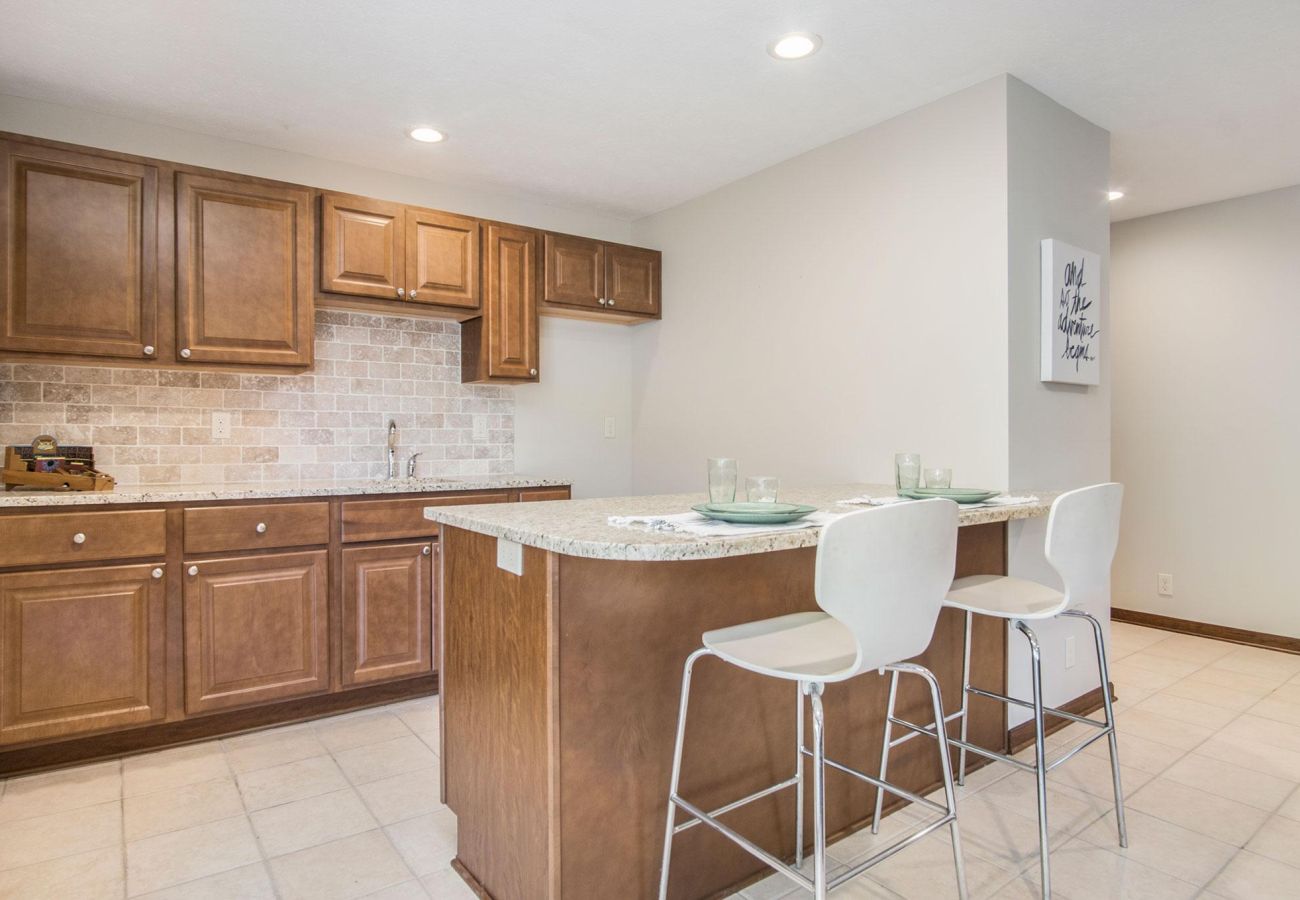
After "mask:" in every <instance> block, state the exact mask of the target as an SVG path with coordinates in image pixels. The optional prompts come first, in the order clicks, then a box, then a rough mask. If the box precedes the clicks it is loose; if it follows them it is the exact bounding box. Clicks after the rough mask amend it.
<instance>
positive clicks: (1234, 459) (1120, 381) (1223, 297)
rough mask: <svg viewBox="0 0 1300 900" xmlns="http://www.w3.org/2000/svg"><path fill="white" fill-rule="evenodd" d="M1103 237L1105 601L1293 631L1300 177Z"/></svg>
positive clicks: (1299, 445) (1297, 631) (1297, 618)
mask: <svg viewBox="0 0 1300 900" xmlns="http://www.w3.org/2000/svg"><path fill="white" fill-rule="evenodd" d="M1111 242H1112V265H1113V268H1112V275H1111V286H1112V289H1113V294H1114V304H1113V306H1114V334H1115V369H1114V371H1115V403H1114V419H1113V427H1114V459H1115V464H1114V468H1115V477H1116V478H1117V479H1118V480H1121V481H1123V482H1124V483H1125V484H1126V486H1127V492H1126V496H1125V509H1124V532H1123V539H1122V540H1121V543H1120V550H1119V555H1118V559H1117V561H1116V567H1115V575H1114V585H1113V590H1114V598H1115V600H1114V602H1115V606H1117V607H1121V608H1125V609H1136V610H1142V611H1145V612H1150V613H1157V614H1160V615H1167V616H1174V617H1176V618H1180V619H1191V620H1193V621H1197V622H1208V623H1213V624H1217V625H1228V626H1232V627H1236V628H1245V629H1248V630H1252V631H1262V632H1266V633H1269V634H1278V635H1285V636H1288V637H1293V638H1294V637H1300V592H1297V589H1296V582H1295V576H1294V574H1293V572H1292V571H1291V565H1290V563H1291V561H1292V560H1291V555H1292V554H1294V553H1295V552H1296V548H1295V543H1296V540H1295V539H1296V535H1297V531H1298V530H1297V527H1296V512H1297V509H1300V477H1297V465H1298V461H1300V418H1298V417H1297V403H1296V397H1297V394H1300V357H1297V355H1296V352H1295V335H1296V333H1297V331H1300V287H1298V286H1300V187H1291V188H1285V189H1283V190H1277V191H1270V192H1268V193H1263V194H1255V195H1253V196H1249V197H1242V198H1240V199H1236V200H1226V201H1223V202H1221V203H1212V204H1208V205H1205V206H1197V207H1192V208H1190V209H1184V210H1179V211H1176V212H1170V213H1164V214H1162V215H1156V216H1149V217H1146V218H1141V219H1132V220H1130V221H1127V222H1121V223H1118V224H1116V225H1115V226H1114V228H1113V230H1112V234H1111ZM1160 572H1168V573H1171V574H1173V575H1174V596H1173V597H1160V596H1158V595H1157V593H1156V575H1157V573H1160Z"/></svg>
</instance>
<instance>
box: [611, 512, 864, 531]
mask: <svg viewBox="0 0 1300 900" xmlns="http://www.w3.org/2000/svg"><path fill="white" fill-rule="evenodd" d="M841 515H844V514H843V513H833V512H827V511H826V510H818V511H817V512H814V513H809V514H808V515H807V516H805V517H804V518H802V519H800V520H799V521H797V522H788V523H786V524H784V525H736V524H733V523H731V522H719V521H717V520H716V519H710V518H707V517H705V516H702V515H700V514H699V513H697V512H687V513H671V514H668V515H661V516H610V517H609V519H608V522H609V524H610V525H614V526H616V527H618V528H639V529H642V530H647V531H670V532H673V533H675V534H691V535H695V536H696V537H743V536H747V535H755V534H778V533H780V532H784V531H802V530H803V529H805V528H821V527H822V526H823V525H827V524H829V523H831V522H833V521H835V520H836V519H837V518H839V517H840V516H841Z"/></svg>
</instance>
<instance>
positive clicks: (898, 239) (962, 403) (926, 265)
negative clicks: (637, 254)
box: [632, 78, 1007, 493]
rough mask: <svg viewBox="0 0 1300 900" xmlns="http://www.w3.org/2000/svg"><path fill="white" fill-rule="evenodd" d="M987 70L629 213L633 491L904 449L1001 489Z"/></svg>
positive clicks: (833, 475)
mask: <svg viewBox="0 0 1300 900" xmlns="http://www.w3.org/2000/svg"><path fill="white" fill-rule="evenodd" d="M1004 83H1005V79H1002V78H998V79H994V80H992V81H988V82H985V83H983V84H980V85H977V86H975V87H973V88H970V89H968V90H965V91H962V92H961V93H958V94H955V95H953V96H951V97H947V98H945V99H943V100H940V101H938V102H936V103H932V104H930V105H928V106H925V107H923V108H921V109H917V110H914V111H912V112H909V113H907V114H905V115H902V116H899V117H898V118H896V119H892V120H890V121H888V122H885V123H883V124H880V125H877V126H875V127H873V128H869V129H867V130H866V131H863V132H860V133H858V134H855V135H852V136H850V137H847V138H844V139H842V140H839V141H836V142H835V143H832V144H828V145H826V146H824V147H821V148H819V149H817V150H813V151H811V152H809V153H806V154H804V155H802V156H799V157H796V158H794V159H791V160H788V161H786V162H784V163H781V164H779V165H776V166H773V167H771V168H769V169H766V170H764V171H762V172H759V173H757V174H755V175H752V176H749V177H747V178H744V179H742V180H740V181H737V182H735V183H733V184H730V185H728V186H726V187H723V188H721V189H719V190H716V191H714V192H712V193H710V194H706V195H705V196H703V197H700V198H697V199H695V200H692V201H690V202H689V203H685V204H683V205H681V206H678V207H675V208H673V209H670V210H667V211H665V212H662V213H659V214H656V215H654V216H650V217H648V218H646V219H642V220H641V221H639V222H637V223H636V239H637V240H638V241H639V242H645V243H648V244H649V245H650V246H655V247H660V248H662V249H663V251H664V285H663V291H664V319H663V321H662V322H660V323H658V324H655V325H647V326H641V327H640V328H638V329H637V330H636V332H635V334H634V335H633V338H632V344H633V351H634V355H635V363H634V367H633V372H634V375H633V409H634V415H635V419H636V422H635V432H634V435H633V468H634V475H633V485H634V488H635V490H636V492H637V493H647V492H662V491H676V490H691V489H703V487H704V479H705V459H706V458H707V457H709V456H737V457H739V458H740V462H741V468H742V475H743V474H745V473H748V474H759V473H761V474H774V475H777V476H779V477H781V478H782V479H784V480H785V481H786V482H787V483H790V484H797V483H801V484H818V483H821V484H825V483H828V482H834V481H849V480H869V481H892V479H893V474H892V472H893V455H894V453H895V452H896V451H899V450H916V451H919V452H920V453H921V454H922V456H923V458H924V459H925V460H927V461H929V462H933V463H936V464H939V463H942V464H945V465H951V466H952V467H953V469H954V473H955V478H956V479H957V480H958V481H960V482H961V483H964V484H991V485H995V486H1005V484H1006V479H1007V431H1006V420H1007V391H1006V379H1007V375H1006V359H1007V352H1006V348H1007V331H1006V313H1005V305H1006V300H1005V297H1006V277H1007V273H1006V129H1005V124H1004V123H1005V115H1004V109H1005V100H1006V93H1005V87H1004Z"/></svg>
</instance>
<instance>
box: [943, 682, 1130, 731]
mask: <svg viewBox="0 0 1300 900" xmlns="http://www.w3.org/2000/svg"><path fill="white" fill-rule="evenodd" d="M966 692H967V693H968V694H975V695H976V696H978V697H987V698H988V699H990V700H1001V701H1002V702H1003V703H1011V704H1014V705H1016V706H1022V707H1024V708H1025V709H1033V708H1034V704H1032V703H1030V702H1029V701H1028V700H1021V699H1019V698H1017V697H1008V696H1007V695H1006V694H999V693H996V692H995V691H986V690H984V689H983V688H977V687H967V688H966ZM1043 715H1045V716H1057V717H1059V718H1062V719H1070V720H1071V721H1074V722H1080V723H1082V724H1084V725H1091V726H1092V727H1093V728H1106V727H1108V726H1107V725H1106V723H1105V722H1098V721H1097V720H1096V719H1089V718H1088V717H1087V716H1080V715H1076V714H1075V713H1072V712H1066V711H1065V710H1063V709H1057V708H1056V707H1055V706H1044V707H1043Z"/></svg>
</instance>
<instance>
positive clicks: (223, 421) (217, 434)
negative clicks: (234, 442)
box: [212, 412, 230, 441]
mask: <svg viewBox="0 0 1300 900" xmlns="http://www.w3.org/2000/svg"><path fill="white" fill-rule="evenodd" d="M212 439H213V440H214V441H228V440H230V413H228V412H214V413H213V414H212Z"/></svg>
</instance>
